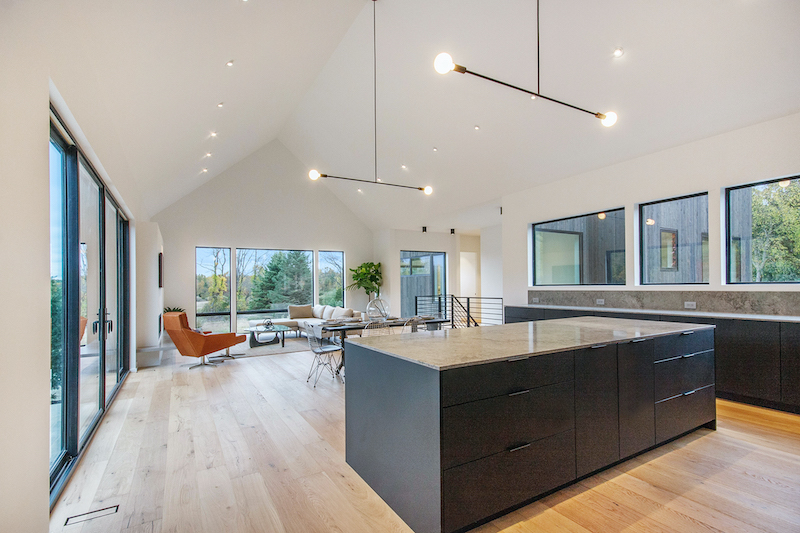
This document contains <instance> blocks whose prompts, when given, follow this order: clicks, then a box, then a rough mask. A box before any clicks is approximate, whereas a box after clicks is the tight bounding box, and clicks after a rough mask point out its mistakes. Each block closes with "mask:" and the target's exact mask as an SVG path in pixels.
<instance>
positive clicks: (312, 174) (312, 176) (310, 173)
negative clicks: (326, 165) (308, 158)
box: [308, 170, 320, 181]
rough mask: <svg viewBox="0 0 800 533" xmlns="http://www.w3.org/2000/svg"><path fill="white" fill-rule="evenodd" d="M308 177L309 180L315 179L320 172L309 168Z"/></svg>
mask: <svg viewBox="0 0 800 533" xmlns="http://www.w3.org/2000/svg"><path fill="white" fill-rule="evenodd" d="M308 177H309V178H311V181H317V180H318V179H319V177H320V173H319V172H317V171H316V170H311V171H309V173H308Z"/></svg>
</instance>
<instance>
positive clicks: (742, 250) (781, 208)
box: [726, 176, 800, 283]
mask: <svg viewBox="0 0 800 533" xmlns="http://www.w3.org/2000/svg"><path fill="white" fill-rule="evenodd" d="M726 204H727V218H728V220H727V228H728V230H727V231H728V247H727V249H728V253H727V256H728V260H727V263H728V268H727V271H728V283H797V282H800V177H799V176H795V177H793V178H788V179H780V180H773V181H768V182H762V183H757V184H754V185H746V186H742V187H735V188H731V189H728V190H727V191H726Z"/></svg>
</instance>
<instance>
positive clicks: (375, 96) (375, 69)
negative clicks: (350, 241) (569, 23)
mask: <svg viewBox="0 0 800 533" xmlns="http://www.w3.org/2000/svg"><path fill="white" fill-rule="evenodd" d="M537 1H538V0H537ZM375 2H376V0H372V119H373V120H372V125H373V132H372V141H373V142H372V145H373V147H374V150H375V152H374V154H373V157H374V159H373V161H374V164H375V172H374V174H373V176H372V177H373V179H374V180H375V183H378V54H377V52H376V47H375V43H376V42H377V39H376V37H375V35H376V33H377V31H376V29H375Z"/></svg>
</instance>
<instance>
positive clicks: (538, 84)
mask: <svg viewBox="0 0 800 533" xmlns="http://www.w3.org/2000/svg"><path fill="white" fill-rule="evenodd" d="M541 64H542V62H541V60H540V59H539V0H536V92H539V91H541V90H542V83H541V78H542V76H541V67H540V65H541Z"/></svg>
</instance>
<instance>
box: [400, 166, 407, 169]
mask: <svg viewBox="0 0 800 533" xmlns="http://www.w3.org/2000/svg"><path fill="white" fill-rule="evenodd" d="M400 168H402V169H403V170H405V169H407V168H408V167H407V166H405V165H400Z"/></svg>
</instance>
